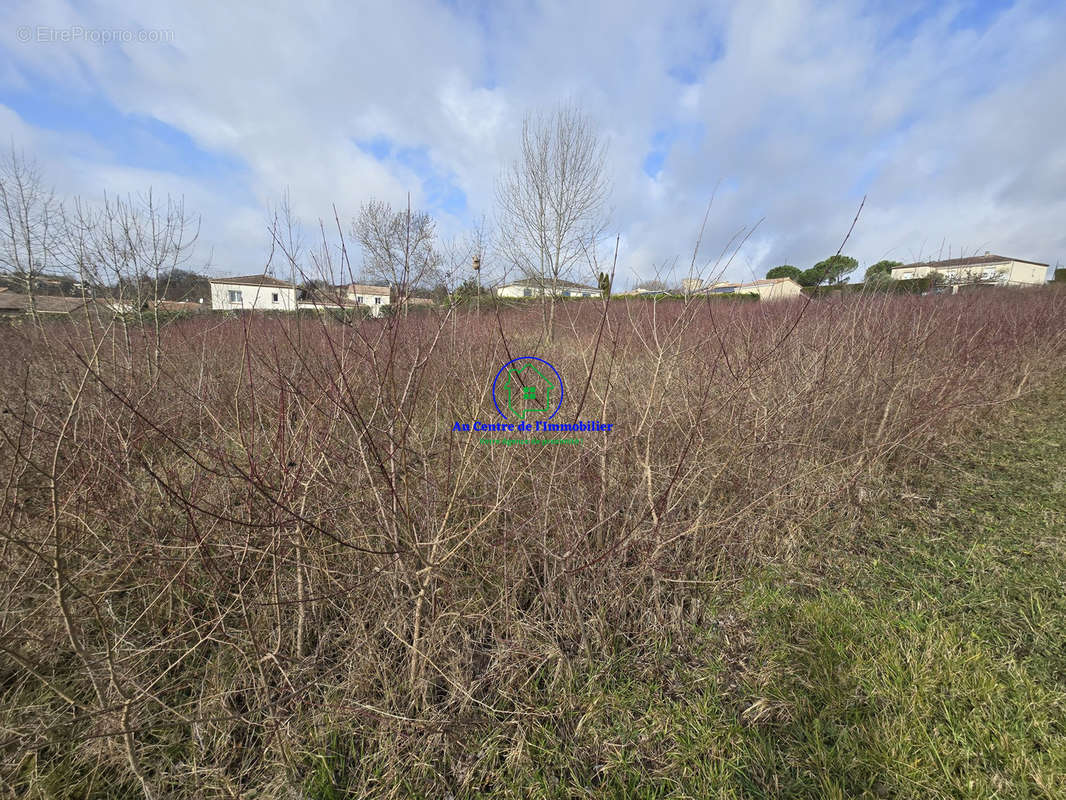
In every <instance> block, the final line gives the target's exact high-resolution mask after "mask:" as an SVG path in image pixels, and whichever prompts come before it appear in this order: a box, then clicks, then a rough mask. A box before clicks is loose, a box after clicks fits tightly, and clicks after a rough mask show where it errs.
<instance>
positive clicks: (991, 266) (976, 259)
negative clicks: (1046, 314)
mask: <svg viewBox="0 0 1066 800" xmlns="http://www.w3.org/2000/svg"><path fill="white" fill-rule="evenodd" d="M1047 268H1048V265H1047V264H1041V263H1040V262H1039V261H1025V260H1023V259H1020V258H1007V257H1005V256H997V255H994V254H992V253H985V254H984V255H983V256H972V257H970V258H951V259H948V260H946V261H921V262H918V263H916V264H905V265H904V266H902V267H893V269H892V277H893V278H895V279H896V280H912V279H915V278H924V277H926V276H928V275H929V274H931V273H934V272H935V273H937V274H939V275H941V276H942V278H943V281H944V283H946V284H954V285H964V284H984V285H990V286H1016V287H1021V286H1042V285H1043V284H1044V283H1045V282H1046V281H1047Z"/></svg>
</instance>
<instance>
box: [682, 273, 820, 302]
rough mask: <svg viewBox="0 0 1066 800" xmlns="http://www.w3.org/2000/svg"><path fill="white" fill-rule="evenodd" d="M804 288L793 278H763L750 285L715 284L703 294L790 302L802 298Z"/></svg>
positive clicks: (703, 291)
mask: <svg viewBox="0 0 1066 800" xmlns="http://www.w3.org/2000/svg"><path fill="white" fill-rule="evenodd" d="M802 291H803V287H802V286H800V285H799V284H798V283H796V282H795V281H794V280H792V278H761V279H760V280H757V281H750V282H748V283H715V284H712V285H711V286H708V287H707V288H706V289H703V290H701V293H702V294H754V295H756V296H758V298H759V299H760V300H788V299H790V298H794V297H800V296H801V294H802Z"/></svg>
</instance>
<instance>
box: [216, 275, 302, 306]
mask: <svg viewBox="0 0 1066 800" xmlns="http://www.w3.org/2000/svg"><path fill="white" fill-rule="evenodd" d="M209 283H210V284H211V308H212V310H214V311H295V310H296V308H297V293H298V291H299V290H298V289H297V287H296V284H294V283H289V282H288V281H282V280H278V279H277V278H274V277H271V276H270V275H245V276H243V277H238V278H212V279H211V280H210V281H209Z"/></svg>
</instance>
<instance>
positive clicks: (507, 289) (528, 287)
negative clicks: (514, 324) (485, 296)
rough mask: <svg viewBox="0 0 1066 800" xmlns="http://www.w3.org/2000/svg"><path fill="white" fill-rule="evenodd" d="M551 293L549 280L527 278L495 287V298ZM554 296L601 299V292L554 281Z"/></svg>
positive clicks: (536, 295) (566, 282)
mask: <svg viewBox="0 0 1066 800" xmlns="http://www.w3.org/2000/svg"><path fill="white" fill-rule="evenodd" d="M551 291H552V282H551V281H550V280H541V279H539V278H528V279H523V280H517V281H511V282H510V283H505V284H503V285H502V286H498V287H496V296H497V297H543V296H544V295H546V294H550V293H551ZM555 294H556V296H558V297H602V295H603V292H602V291H600V289H599V288H598V287H596V286H585V285H583V284H580V283H574V282H573V281H564V280H557V281H555Z"/></svg>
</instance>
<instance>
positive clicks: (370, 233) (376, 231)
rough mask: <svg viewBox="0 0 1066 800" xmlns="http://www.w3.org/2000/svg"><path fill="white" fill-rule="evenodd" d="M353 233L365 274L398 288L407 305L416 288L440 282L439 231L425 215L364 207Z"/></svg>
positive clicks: (373, 204)
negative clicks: (361, 256)
mask: <svg viewBox="0 0 1066 800" xmlns="http://www.w3.org/2000/svg"><path fill="white" fill-rule="evenodd" d="M352 228H353V233H354V234H355V238H356V239H357V240H358V242H359V244H360V246H361V247H362V249H363V272H364V273H365V275H366V276H367V277H368V278H371V279H373V280H379V281H385V282H386V283H388V284H389V285H390V286H394V287H396V291H397V292H398V294H399V296H400V302H401V303H406V298H407V297H408V295H409V294H410V290H411V289H412V288H414V287H416V286H428V285H433V284H434V283H436V282H437V281H438V280H439V279H440V266H441V257H440V253H439V252H438V250H437V246H436V240H437V228H436V224H435V223H434V221H433V218H432V217H431V216H430V215H429V214H426V213H425V212H422V211H412V210H411V206H410V203H408V206H407V208H406V209H401V210H395V209H393V207H392V206H391V205H390V204H388V203H385V202H381V201H371V202H369V203H364V204H363V206H362V208H361V209H360V212H359V216H358V217H357V218H356V220H355V222H354V223H353V226H352Z"/></svg>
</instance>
